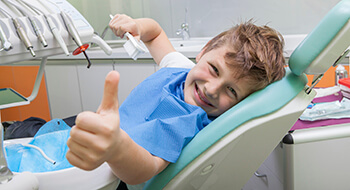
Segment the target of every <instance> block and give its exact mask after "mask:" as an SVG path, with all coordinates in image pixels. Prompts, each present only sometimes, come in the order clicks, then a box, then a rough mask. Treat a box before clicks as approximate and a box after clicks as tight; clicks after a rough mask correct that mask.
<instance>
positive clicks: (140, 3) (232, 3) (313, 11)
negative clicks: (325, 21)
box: [68, 0, 340, 39]
mask: <svg viewBox="0 0 350 190" xmlns="http://www.w3.org/2000/svg"><path fill="white" fill-rule="evenodd" d="M68 1H69V2H70V3H72V4H73V6H75V7H76V8H77V9H78V10H79V11H80V12H81V13H82V14H83V15H84V16H85V17H86V18H87V20H88V21H89V22H90V24H92V25H93V27H94V28H95V29H96V31H97V32H100V33H101V32H102V31H103V29H104V28H105V27H106V26H107V24H108V22H109V16H108V15H109V14H116V13H124V14H127V15H129V16H131V17H134V18H138V17H150V18H153V19H155V20H156V21H158V22H159V23H160V25H161V26H162V27H163V29H164V30H165V32H166V33H167V35H168V36H169V37H177V36H176V30H177V29H179V28H180V25H181V23H183V22H184V21H185V9H187V22H188V23H189V26H190V34H191V36H192V37H212V36H215V35H216V34H218V33H219V32H221V31H223V30H225V29H228V28H229V27H230V26H232V25H234V24H236V23H238V22H240V21H246V20H249V19H251V18H252V19H253V20H255V23H256V24H259V25H263V24H268V25H269V26H271V27H273V28H275V29H277V30H278V31H280V32H281V33H282V34H283V35H287V34H307V33H309V32H310V31H311V30H312V29H313V28H314V27H315V26H316V24H317V23H318V22H319V21H320V20H321V19H322V17H323V16H324V15H325V14H326V13H327V12H328V11H329V10H330V9H331V8H332V7H333V6H334V5H335V4H337V3H338V2H339V1H340V0H322V1H319V0H264V1H257V0H245V1H241V0H215V1H214V0H98V1H96V0H80V1H76V0H68ZM106 37H107V39H111V38H113V35H112V34H111V32H108V33H107V36H106Z"/></svg>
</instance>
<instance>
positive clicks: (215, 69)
mask: <svg viewBox="0 0 350 190" xmlns="http://www.w3.org/2000/svg"><path fill="white" fill-rule="evenodd" d="M210 66H211V68H212V69H213V71H214V72H215V74H216V75H218V76H219V70H218V69H217V68H216V67H215V66H214V65H212V64H210Z"/></svg>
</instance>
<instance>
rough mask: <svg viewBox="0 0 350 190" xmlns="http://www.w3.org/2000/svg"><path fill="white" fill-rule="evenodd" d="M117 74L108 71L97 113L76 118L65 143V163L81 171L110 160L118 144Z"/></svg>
mask: <svg viewBox="0 0 350 190" xmlns="http://www.w3.org/2000/svg"><path fill="white" fill-rule="evenodd" d="M118 84H119V73H118V72H116V71H111V72H110V73H109V74H108V75H107V77H106V80H105V86H104V93H103V98H102V102H101V104H100V107H99V108H98V110H97V112H96V113H94V112H88V111H86V112H82V113H80V114H79V115H78V116H77V118H76V125H75V126H74V127H73V128H72V129H71V132H70V138H69V139H68V141H67V145H68V147H69V150H68V152H67V154H66V158H67V159H68V161H69V162H70V163H71V164H72V165H74V166H76V167H79V168H81V169H84V170H93V169H95V168H97V167H98V166H100V165H101V164H102V163H104V162H105V161H108V160H110V159H111V158H112V157H113V156H114V154H116V153H117V152H118V151H117V149H118V146H120V144H121V142H120V141H121V139H122V138H121V137H120V136H121V133H122V132H121V129H120V128H119V111H118Z"/></svg>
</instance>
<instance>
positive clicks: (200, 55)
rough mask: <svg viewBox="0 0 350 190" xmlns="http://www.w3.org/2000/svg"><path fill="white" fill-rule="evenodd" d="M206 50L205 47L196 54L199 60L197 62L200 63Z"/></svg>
mask: <svg viewBox="0 0 350 190" xmlns="http://www.w3.org/2000/svg"><path fill="white" fill-rule="evenodd" d="M204 50H205V48H203V49H202V51H201V52H199V54H198V55H197V56H196V62H197V63H198V61H199V60H200V59H201V58H202V56H203V53H204Z"/></svg>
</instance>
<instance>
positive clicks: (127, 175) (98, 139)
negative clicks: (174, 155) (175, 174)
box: [66, 71, 169, 184]
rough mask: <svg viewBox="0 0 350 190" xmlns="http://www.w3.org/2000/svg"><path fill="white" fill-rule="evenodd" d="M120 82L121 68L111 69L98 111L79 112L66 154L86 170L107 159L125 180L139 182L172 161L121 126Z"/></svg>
mask: <svg viewBox="0 0 350 190" xmlns="http://www.w3.org/2000/svg"><path fill="white" fill-rule="evenodd" d="M118 83H119V74H118V72H116V71H112V72H110V73H109V74H108V75H107V77H106V81H105V87H104V94H103V99H102V102H101V105H100V107H99V109H98V111H97V112H96V113H94V112H83V113H80V114H79V115H78V116H77V119H76V126H74V127H73V128H72V129H71V133H70V138H69V139H68V141H67V145H68V147H69V150H68V152H67V154H66V157H67V159H68V161H69V162H70V163H71V164H72V165H74V166H76V167H78V168H81V169H84V170H93V169H95V168H97V167H98V166H100V165H101V164H103V163H104V162H107V163H108V164H109V166H110V167H111V169H112V171H113V172H114V174H115V175H116V176H117V177H118V178H120V179H121V180H122V181H124V182H125V183H128V184H138V183H142V182H145V181H147V180H149V179H150V178H152V177H153V176H154V175H156V174H158V173H159V172H161V171H162V170H164V169H165V168H166V167H167V165H168V164H169V162H167V161H165V160H163V159H161V158H159V157H156V156H153V155H151V154H150V153H149V152H148V151H147V150H145V149H144V148H142V147H141V146H139V145H138V144H136V143H135V142H134V141H133V140H132V139H131V138H130V137H129V135H128V134H127V133H126V132H124V131H123V130H122V129H120V127H119V111H118Z"/></svg>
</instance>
